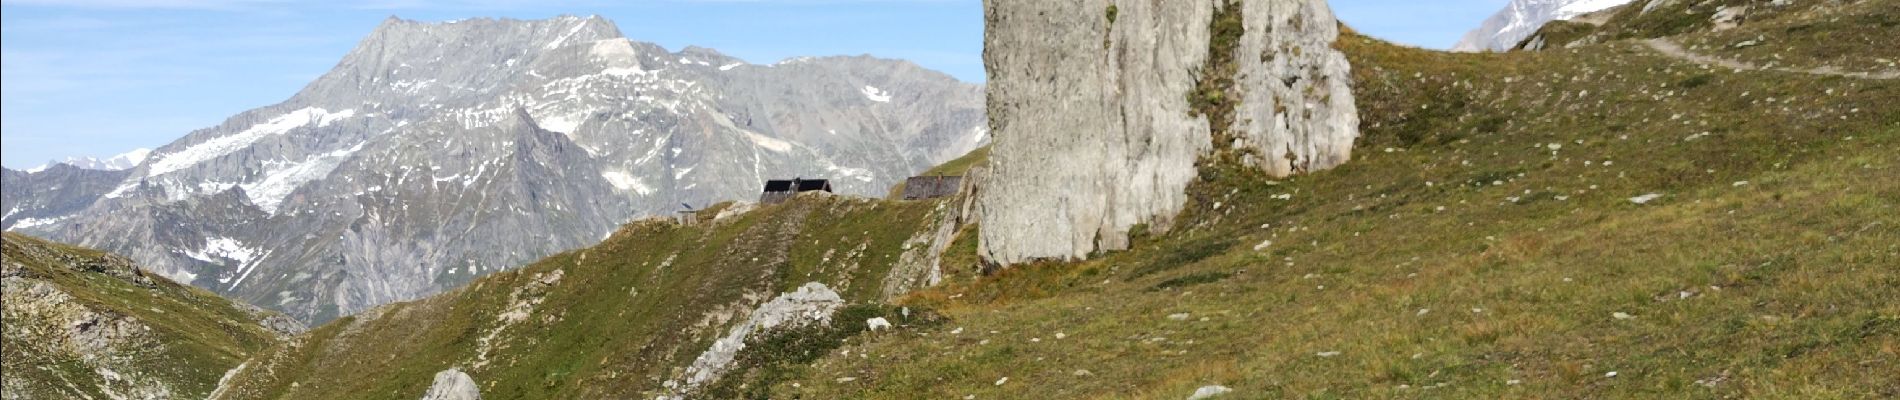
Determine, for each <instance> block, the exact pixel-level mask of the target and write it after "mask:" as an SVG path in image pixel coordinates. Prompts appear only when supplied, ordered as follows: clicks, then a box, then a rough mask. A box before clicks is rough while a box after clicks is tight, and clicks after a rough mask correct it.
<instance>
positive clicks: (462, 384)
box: [422, 368, 482, 400]
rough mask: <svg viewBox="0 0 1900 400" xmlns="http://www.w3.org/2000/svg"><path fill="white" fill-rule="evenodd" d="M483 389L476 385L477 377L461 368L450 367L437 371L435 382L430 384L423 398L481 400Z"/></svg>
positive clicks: (425, 399)
mask: <svg viewBox="0 0 1900 400" xmlns="http://www.w3.org/2000/svg"><path fill="white" fill-rule="evenodd" d="M481 398H482V392H481V389H480V388H478V387H477V386H476V385H475V379H474V378H469V377H468V374H466V373H463V372H462V371H461V370H458V369H454V368H450V369H448V370H444V371H442V372H437V373H435V383H434V384H431V385H429V392H428V393H424V394H423V395H422V400H480V399H481Z"/></svg>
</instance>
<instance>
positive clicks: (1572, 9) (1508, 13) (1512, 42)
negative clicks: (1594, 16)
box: [1451, 0, 1631, 52]
mask: <svg viewBox="0 0 1900 400" xmlns="http://www.w3.org/2000/svg"><path fill="white" fill-rule="evenodd" d="M1630 1H1631V0H1511V3H1510V4H1507V5H1505V6H1504V9H1503V10H1500V11H1498V13H1497V14H1495V15H1492V16H1491V18H1488V19H1485V20H1484V23H1483V24H1481V25H1479V26H1478V27H1477V28H1476V29H1472V30H1471V32H1469V33H1466V34H1465V36H1464V38H1463V39H1459V40H1458V43H1457V44H1455V45H1452V47H1451V50H1452V51H1467V52H1474V51H1504V50H1510V49H1511V48H1512V47H1515V46H1517V43H1518V42H1520V41H1523V40H1524V38H1527V37H1530V36H1531V34H1532V33H1535V32H1537V29H1538V28H1541V27H1543V26H1544V24H1545V23H1547V22H1550V21H1565V20H1569V19H1571V18H1576V17H1577V16H1581V15H1584V14H1589V13H1593V12H1597V11H1602V10H1605V9H1609V8H1611V7H1616V6H1620V5H1623V4H1628V3H1629V2H1630Z"/></svg>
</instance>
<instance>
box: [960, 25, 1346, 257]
mask: <svg viewBox="0 0 1900 400" xmlns="http://www.w3.org/2000/svg"><path fill="white" fill-rule="evenodd" d="M984 14H985V19H986V23H987V24H988V34H987V35H986V38H985V43H984V44H985V46H984V49H985V50H984V61H985V64H986V66H987V67H988V69H989V72H990V85H989V97H988V100H989V112H990V114H989V117H990V125H991V130H992V132H994V134H993V139H992V140H993V141H994V149H993V150H992V151H993V153H992V154H991V158H990V169H991V174H992V175H991V177H990V179H988V180H986V181H985V182H984V184H983V186H982V189H981V190H980V191H979V193H980V194H979V195H980V200H979V203H980V206H979V207H980V212H979V213H980V217H979V219H980V222H981V226H982V228H983V229H982V253H983V255H984V256H985V257H986V258H987V259H988V260H990V261H991V262H995V263H1001V264H1012V263H1019V262H1024V261H1028V260H1034V259H1079V258H1084V257H1086V256H1088V255H1089V254H1090V253H1092V252H1094V251H1097V250H1114V249H1121V248H1125V247H1126V246H1127V240H1128V239H1127V238H1128V234H1129V231H1130V230H1131V228H1134V227H1135V226H1137V225H1142V224H1147V225H1148V226H1150V227H1151V229H1159V230H1165V229H1166V228H1167V227H1168V226H1169V225H1170V223H1171V220H1172V218H1173V217H1174V216H1175V215H1177V214H1178V213H1179V212H1180V211H1181V209H1182V206H1183V204H1184V203H1185V202H1186V200H1187V198H1186V195H1185V189H1186V187H1187V185H1188V184H1189V183H1190V182H1191V181H1192V180H1194V179H1195V177H1196V176H1197V175H1198V173H1199V170H1198V168H1199V166H1200V165H1201V164H1202V161H1203V160H1204V159H1206V158H1207V156H1209V155H1211V154H1213V153H1222V154H1229V155H1233V156H1234V157H1231V159H1232V160H1235V161H1237V162H1240V163H1243V164H1245V165H1246V166H1248V167H1252V168H1257V169H1259V170H1261V171H1264V172H1266V173H1269V174H1272V175H1277V176H1280V175H1288V174H1293V173H1299V172H1306V171H1313V170H1320V169H1326V168H1331V167H1333V166H1336V165H1338V164H1340V163H1343V162H1345V161H1346V160H1347V159H1349V158H1350V154H1351V148H1352V143H1353V140H1354V139H1355V138H1356V137H1357V136H1358V128H1357V126H1358V116H1357V112H1356V110H1355V108H1354V102H1353V97H1352V92H1351V90H1350V88H1349V87H1348V83H1349V82H1348V81H1349V78H1348V76H1347V74H1348V73H1349V72H1350V71H1349V66H1348V65H1347V62H1346V60H1345V58H1344V56H1343V55H1341V54H1340V53H1339V52H1338V51H1336V50H1334V49H1333V48H1332V47H1331V46H1332V42H1333V41H1334V40H1335V38H1337V37H1338V35H1339V29H1338V23H1337V21H1336V20H1335V19H1334V17H1333V15H1332V12H1331V10H1330V9H1329V8H1328V7H1327V5H1326V4H1325V2H1323V1H1317V0H1253V1H1237V2H1218V1H1183V2H1165V3H1162V2H1146V1H1109V0H1094V1H1080V2H1045V1H1031V0H992V1H987V2H985V4H984Z"/></svg>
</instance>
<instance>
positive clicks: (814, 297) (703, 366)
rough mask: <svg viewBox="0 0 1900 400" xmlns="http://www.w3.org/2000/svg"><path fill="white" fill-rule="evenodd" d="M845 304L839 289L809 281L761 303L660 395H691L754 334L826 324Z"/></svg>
mask: <svg viewBox="0 0 1900 400" xmlns="http://www.w3.org/2000/svg"><path fill="white" fill-rule="evenodd" d="M843 306H844V298H842V297H839V296H838V292H835V291H832V290H831V288H830V287H827V286H825V284H823V283H818V282H810V283H806V284H805V285H804V286H800V287H799V288H798V290H795V291H792V292H789V293H785V294H781V295H779V296H778V297H777V298H773V299H772V300H771V301H768V302H765V304H761V305H759V308H758V309H756V310H753V311H752V315H751V316H748V317H746V320H745V322H741V323H739V324H738V325H734V326H733V327H732V329H731V330H729V331H727V332H726V336H725V337H722V338H719V340H716V341H713V345H712V348H710V349H706V351H705V352H703V353H700V354H699V357H698V358H695V359H693V365H692V366H690V367H687V368H686V376H684V377H683V379H680V380H670V381H667V382H666V387H667V389H668V391H669V392H672V393H674V394H673V395H669V396H661V397H660V398H662V399H682V398H688V396H686V394H687V393H690V392H692V390H693V389H696V388H698V387H699V386H700V385H704V384H706V383H707V382H712V381H713V380H714V379H717V378H719V376H720V375H722V374H725V372H726V369H727V368H729V367H731V366H732V361H733V358H734V357H737V356H738V355H739V351H740V350H744V349H745V341H746V338H747V337H750V336H752V334H753V333H755V332H760V331H769V330H772V329H780V328H795V327H800V326H805V325H806V324H811V323H827V322H830V321H831V314H832V313H834V312H837V311H838V308H839V307H843Z"/></svg>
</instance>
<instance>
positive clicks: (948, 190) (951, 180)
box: [904, 176, 963, 200]
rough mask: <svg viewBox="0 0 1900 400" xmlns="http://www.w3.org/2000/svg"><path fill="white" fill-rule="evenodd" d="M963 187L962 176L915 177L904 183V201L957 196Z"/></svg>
mask: <svg viewBox="0 0 1900 400" xmlns="http://www.w3.org/2000/svg"><path fill="white" fill-rule="evenodd" d="M961 185H963V177H961V176H913V177H910V179H909V180H906V181H904V200H924V199H935V198H940V197H950V196H955V195H957V188H958V187H960V186H961Z"/></svg>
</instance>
